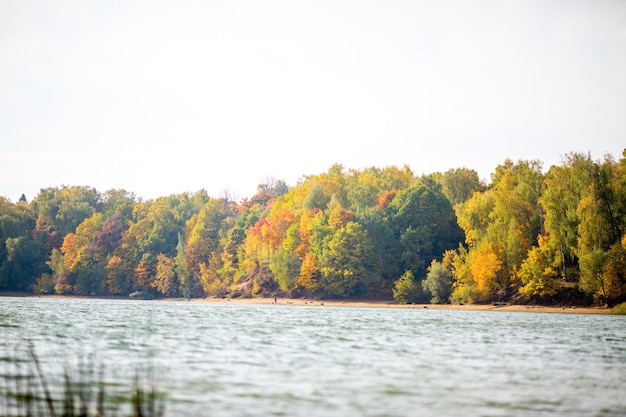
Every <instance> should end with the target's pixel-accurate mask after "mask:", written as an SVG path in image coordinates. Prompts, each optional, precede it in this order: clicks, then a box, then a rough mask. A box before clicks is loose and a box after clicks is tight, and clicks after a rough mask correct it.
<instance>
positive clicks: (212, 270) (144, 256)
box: [0, 151, 626, 305]
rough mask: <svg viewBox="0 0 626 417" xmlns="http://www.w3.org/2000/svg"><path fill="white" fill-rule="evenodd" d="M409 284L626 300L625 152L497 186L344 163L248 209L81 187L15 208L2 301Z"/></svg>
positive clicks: (510, 167) (465, 298)
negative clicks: (11, 296) (31, 294)
mask: <svg viewBox="0 0 626 417" xmlns="http://www.w3.org/2000/svg"><path fill="white" fill-rule="evenodd" d="M625 152H626V151H625ZM407 271H408V272H410V273H411V274H412V276H413V279H414V281H415V282H416V283H418V284H419V286H420V288H419V289H420V291H422V289H423V293H421V296H424V297H425V296H427V295H428V294H430V297H432V298H431V301H432V302H448V300H452V301H454V302H458V303H468V302H492V301H508V300H511V299H519V298H520V296H522V297H525V298H526V299H533V298H540V299H542V300H545V299H547V298H550V297H552V298H555V299H556V300H558V299H559V297H565V296H567V294H573V293H576V294H578V295H579V298H581V299H582V298H584V297H586V298H588V299H590V298H592V297H593V298H594V299H595V301H596V302H597V303H599V304H608V305H616V304H619V303H621V302H623V301H625V300H626V272H625V271H626V153H625V154H624V155H623V157H622V159H620V160H619V162H616V161H615V160H614V159H613V158H612V157H610V156H606V157H605V158H604V159H603V160H601V161H593V160H592V159H591V157H590V156H589V155H584V154H569V155H566V156H565V157H564V160H563V163H562V164H560V165H557V166H552V167H550V169H549V170H548V171H547V172H546V173H543V172H542V166H541V163H540V162H538V161H518V162H513V161H511V160H509V159H507V160H505V161H504V162H503V163H502V164H501V165H499V166H497V167H496V169H495V171H494V173H493V174H492V177H491V184H489V186H488V187H487V186H486V185H485V184H483V183H482V182H481V181H480V180H479V179H478V175H477V174H476V172H475V171H473V170H468V169H466V168H460V169H451V170H448V171H446V172H445V173H443V174H440V173H435V174H431V175H427V176H421V177H416V176H415V175H414V174H413V172H411V170H410V169H409V168H408V167H406V166H405V167H402V168H397V167H386V168H375V167H370V168H365V169H360V170H357V169H345V168H344V167H343V166H342V165H339V164H336V165H333V166H332V167H330V169H329V170H328V171H327V172H325V173H321V174H317V175H312V176H308V177H303V178H302V179H301V180H300V181H299V182H298V184H297V185H296V186H294V187H291V188H290V187H288V186H287V185H286V184H285V183H284V181H279V180H275V179H271V178H270V179H267V180H266V181H265V182H263V183H262V184H259V186H258V188H257V193H256V194H255V195H254V196H252V197H251V198H250V199H244V200H243V201H241V202H239V203H236V202H233V201H230V200H229V199H228V198H214V197H209V196H208V195H207V194H206V192H205V191H203V190H201V191H198V192H196V193H183V194H178V195H170V196H164V197H159V198H157V199H154V200H148V201H142V200H140V199H137V198H136V197H135V196H134V195H133V194H132V193H128V192H126V191H124V190H109V191H106V192H104V193H99V192H98V191H97V190H95V189H92V188H90V187H67V186H64V187H60V188H47V189H43V190H41V192H40V193H39V195H37V196H36V197H35V198H34V199H33V201H32V202H31V203H28V202H27V201H26V199H22V200H20V201H18V202H17V203H12V202H11V201H9V200H7V199H5V198H0V290H9V291H35V292H37V293H51V292H55V293H57V294H94V295H128V294H131V293H135V292H141V293H143V294H144V295H145V296H147V297H181V296H182V297H186V298H189V297H204V296H219V297H224V296H228V295H233V294H258V295H260V296H263V295H269V294H274V293H275V292H276V291H280V292H282V293H284V294H286V295H292V296H299V295H305V296H312V297H318V298H319V297H334V298H355V297H377V298H391V297H392V296H393V295H394V292H397V287H398V285H399V284H398V283H399V282H402V283H403V284H402V285H404V284H408V281H407V280H406V273H407ZM401 276H403V277H404V278H403V279H402V280H400V279H399V277H401ZM575 296H576V295H575Z"/></svg>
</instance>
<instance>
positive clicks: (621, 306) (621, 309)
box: [611, 302, 626, 316]
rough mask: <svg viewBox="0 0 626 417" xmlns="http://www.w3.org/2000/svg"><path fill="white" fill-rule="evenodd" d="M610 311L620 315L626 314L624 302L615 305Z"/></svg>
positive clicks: (625, 303)
mask: <svg viewBox="0 0 626 417" xmlns="http://www.w3.org/2000/svg"><path fill="white" fill-rule="evenodd" d="M611 311H612V313H613V314H618V315H622V316H623V315H626V302H624V303H621V304H618V305H616V306H615V307H613V310H611Z"/></svg>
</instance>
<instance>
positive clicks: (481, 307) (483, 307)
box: [190, 298, 611, 314]
mask: <svg viewBox="0 0 626 417" xmlns="http://www.w3.org/2000/svg"><path fill="white" fill-rule="evenodd" d="M190 302H209V303H236V304H273V303H274V299H273V298H233V299H217V298H206V299H192V300H190ZM276 303H277V304H279V305H308V306H331V307H370V308H375V307H378V308H405V309H432V310H470V311H511V312H533V313H568V314H611V309H610V308H606V307H576V306H571V307H558V306H539V305H519V304H503V305H500V304H497V305H494V304H463V305H459V304H398V303H396V302H394V301H361V300H313V299H299V298H297V299H292V298H277V299H276Z"/></svg>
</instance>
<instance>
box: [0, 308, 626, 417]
mask: <svg viewBox="0 0 626 417" xmlns="http://www.w3.org/2000/svg"><path fill="white" fill-rule="evenodd" d="M25 340H30V341H32V343H33V344H34V347H35V350H36V351H37V353H38V354H39V355H40V356H41V358H42V362H44V365H45V366H47V367H48V369H50V370H51V371H50V372H53V371H54V370H55V369H58V370H59V372H61V371H60V369H62V364H63V363H67V362H68V361H70V360H71V357H73V356H74V357H75V356H76V355H78V356H83V357H84V356H85V355H86V354H88V356H89V357H92V356H95V357H96V358H97V360H98V361H99V362H101V363H103V364H104V365H106V366H105V368H106V369H107V372H108V376H107V378H119V379H120V380H130V378H132V375H133V373H134V372H135V371H136V370H137V368H138V366H139V365H141V364H144V365H145V364H146V363H148V362H149V363H151V364H152V366H153V367H154V368H155V369H157V371H156V373H157V376H158V379H159V381H160V382H161V383H162V386H163V389H164V390H165V391H166V393H167V402H166V415H167V416H170V417H180V416H280V415H289V416H307V417H310V416H624V415H626V395H625V392H626V317H624V316H605V315H578V314H576V315H565V314H541V313H506V312H476V311H442V310H424V309H391V308H371V309H370V308H349V307H329V306H293V305H235V304H228V303H224V304H213V303H185V302H144V301H109V300H77V299H48V298H41V299H39V298H0V347H1V348H2V349H0V351H2V352H7V351H8V352H11V351H15V349H16V347H17V346H19V347H17V349H18V350H19V349H21V348H23V346H24V341H25ZM68 358H69V359H68ZM138 364H139V365H138Z"/></svg>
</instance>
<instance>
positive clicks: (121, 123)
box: [0, 0, 626, 202]
mask: <svg viewBox="0 0 626 417" xmlns="http://www.w3.org/2000/svg"><path fill="white" fill-rule="evenodd" d="M625 148H626V1H622V0H615V1H608V0H589V1H576V0H573V1H560V0H559V1H550V0H541V1H533V0H524V1H515V0H510V1H509V0H498V1H480V0H479V1H439V0H425V1H420V0H406V1H402V0H384V1H370V0H356V1H343V0H333V1H323V0H317V1H305V0H302V1H293V0H285V1H277V0H258V1H253V0H241V1H238V0H223V1H222V0H204V1H189V0H177V1H158V0H152V1H141V0H136V1H117V0H103V1H83V0H77V1H65V0H56V1H47V0H42V1H32V0H0V196H4V197H7V198H9V199H11V200H12V201H14V202H15V201H17V200H18V199H19V197H20V196H21V194H22V193H24V194H25V195H26V197H27V198H28V199H29V200H31V199H32V198H33V197H35V196H36V195H37V193H38V192H39V190H40V189H41V188H47V187H59V186H62V185H82V186H90V187H94V188H96V189H98V190H99V191H101V192H104V191H106V190H109V189H112V188H116V189H125V190H127V191H129V192H134V193H135V194H136V195H137V196H138V197H141V198H143V199H152V198H156V197H159V196H165V195H170V194H177V193H182V192H196V191H198V190H201V189H204V190H206V191H207V192H208V194H209V195H211V196H220V195H223V194H224V192H228V193H229V194H230V195H231V196H235V197H239V198H244V197H250V196H252V195H253V194H254V193H255V191H256V187H257V185H258V184H259V183H262V182H265V181H266V180H267V179H268V178H274V179H282V180H285V181H286V182H287V184H289V185H296V184H297V181H298V180H299V179H301V178H302V177H303V176H305V175H315V174H319V173H322V172H326V171H327V170H328V169H329V168H330V167H331V166H332V165H333V164H336V163H339V164H342V165H343V166H344V167H345V168H346V169H351V168H354V169H363V168H366V167H379V168H384V167H386V166H392V165H395V166H398V167H402V166H404V165H408V166H409V167H410V168H411V169H412V170H413V172H414V173H415V174H416V175H422V174H429V173H432V172H445V171H447V170H448V169H454V168H461V167H464V168H469V169H474V170H476V171H477V172H478V174H479V177H480V178H482V179H484V180H485V181H486V182H487V183H488V182H489V180H490V175H491V173H493V172H494V170H495V168H496V167H497V165H499V164H501V163H503V162H504V161H505V159H506V158H510V159H512V160H514V161H517V160H534V159H538V160H541V161H542V162H543V164H544V170H547V169H548V168H549V167H550V166H551V165H555V164H560V163H561V162H562V158H563V156H564V155H566V154H568V153H571V152H583V153H587V152H589V153H590V154H591V156H592V158H593V159H595V160H600V159H602V158H603V157H604V155H605V154H606V153H608V154H611V155H613V157H614V158H615V159H617V160H619V159H620V157H621V155H622V151H623V150H624V149H625Z"/></svg>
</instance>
